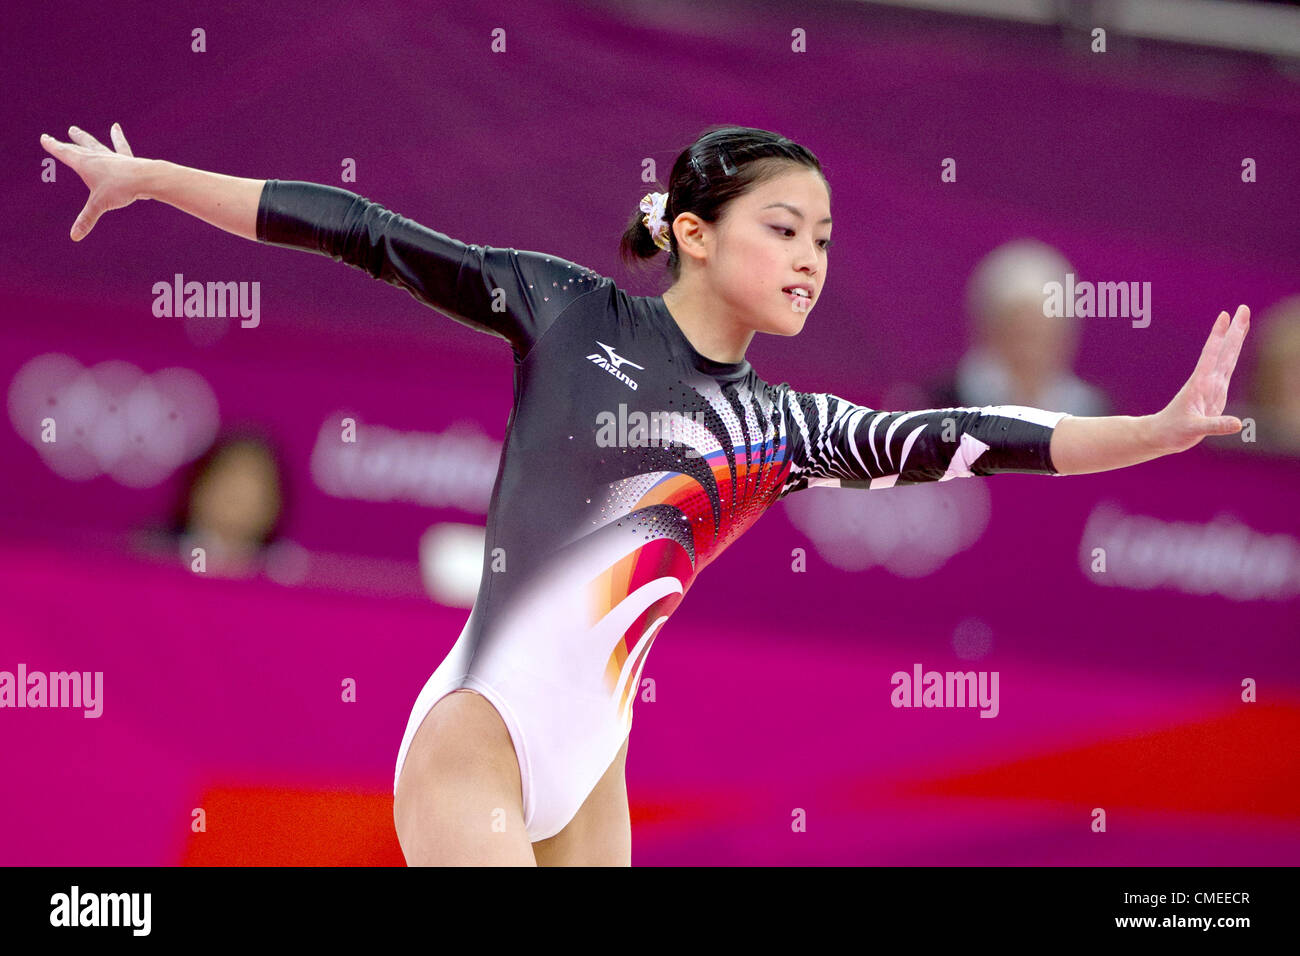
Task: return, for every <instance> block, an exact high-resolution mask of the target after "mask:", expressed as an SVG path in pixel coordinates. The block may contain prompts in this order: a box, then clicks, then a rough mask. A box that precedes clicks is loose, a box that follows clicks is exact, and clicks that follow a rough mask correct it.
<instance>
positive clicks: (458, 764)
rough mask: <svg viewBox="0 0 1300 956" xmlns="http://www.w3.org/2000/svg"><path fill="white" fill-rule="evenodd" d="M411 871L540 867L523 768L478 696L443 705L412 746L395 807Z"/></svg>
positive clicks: (460, 696) (463, 695)
mask: <svg viewBox="0 0 1300 956" xmlns="http://www.w3.org/2000/svg"><path fill="white" fill-rule="evenodd" d="M393 820H394V823H395V825H396V827H397V837H398V842H399V843H400V844H401V847H402V853H403V854H404V855H405V857H406V861H407V863H408V864H410V865H412V866H533V865H535V864H536V858H535V856H534V855H533V852H532V848H531V845H530V844H529V841H528V836H527V834H526V833H525V831H524V818H523V796H522V782H521V777H520V773H519V761H518V759H517V758H516V756H515V751H514V746H513V744H512V743H511V740H510V734H509V732H508V731H507V730H506V726H505V723H504V722H503V721H502V719H501V716H500V714H498V713H497V710H496V708H495V707H493V706H492V703H491V702H490V701H488V700H487V698H485V697H483V696H482V695H480V694H478V693H475V692H474V691H471V690H465V689H461V690H457V691H454V692H452V693H450V694H448V695H446V696H445V697H443V698H442V699H441V700H439V701H438V702H437V703H436V704H434V706H433V707H432V709H430V711H429V713H428V715H427V716H426V717H425V718H424V721H423V722H422V723H421V724H420V728H419V730H418V731H416V734H415V737H414V738H412V740H411V746H410V750H409V751H408V752H407V755H406V760H405V763H404V764H403V766H402V770H401V774H400V776H399V778H398V783H397V790H396V793H395V795H394V799H393Z"/></svg>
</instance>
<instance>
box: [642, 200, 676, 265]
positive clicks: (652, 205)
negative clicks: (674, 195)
mask: <svg viewBox="0 0 1300 956" xmlns="http://www.w3.org/2000/svg"><path fill="white" fill-rule="evenodd" d="M667 208H668V194H667V193H646V194H645V196H644V197H642V199H641V211H642V212H643V213H645V215H644V216H642V217H641V221H642V222H643V223H645V227H646V228H647V229H649V230H650V238H651V239H653V240H654V243H655V245H656V246H658V247H659V248H660V249H663V250H665V251H667V249H668V235H669V232H670V231H671V228H670V226H669V225H668V220H666V219H665V218H664V212H665V211H666V210H667Z"/></svg>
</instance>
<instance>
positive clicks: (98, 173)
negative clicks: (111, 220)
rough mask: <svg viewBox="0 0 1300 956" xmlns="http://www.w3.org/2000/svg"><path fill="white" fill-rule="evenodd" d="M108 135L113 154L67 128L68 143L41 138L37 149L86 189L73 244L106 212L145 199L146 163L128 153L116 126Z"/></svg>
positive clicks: (83, 236) (72, 128) (125, 143)
mask: <svg viewBox="0 0 1300 956" xmlns="http://www.w3.org/2000/svg"><path fill="white" fill-rule="evenodd" d="M110 134H111V136H112V138H113V146H114V147H116V150H117V151H116V152H114V151H113V150H111V149H109V148H108V147H107V146H105V145H104V144H103V143H101V142H100V141H99V140H97V139H95V137H93V136H91V135H90V134H89V133H87V132H86V131H85V130H82V129H77V127H75V126H70V127H68V136H69V137H70V138H71V139H72V142H71V143H61V142H59V141H58V140H57V139H55V138H54V137H53V136H50V135H48V134H45V133H42V134H41V145H42V146H44V147H45V149H46V151H47V152H48V153H49V154H50V155H51V156H53V157H54V158H55V159H59V160H62V161H63V162H64V163H67V164H68V165H69V166H71V167H72V171H73V172H75V173H76V174H77V175H78V176H80V177H81V181H82V182H83V183H85V184H86V186H88V187H89V188H90V198H89V199H87V200H86V205H85V207H84V208H83V209H82V210H81V215H79V216H78V217H77V221H76V222H74V223H73V224H72V232H71V235H72V241H73V242H79V241H81V240H82V239H84V238H85V237H86V236H87V235H88V234H89V232H90V230H91V229H93V228H95V223H97V222H98V221H99V217H100V216H102V215H103V214H104V213H106V212H108V211H109V210H110V209H121V208H122V207H124V206H129V205H131V203H133V202H135V201H136V200H137V199H141V198H146V199H147V198H149V197H147V196H145V195H144V192H143V189H144V176H145V171H146V170H147V169H148V164H149V162H150V161H149V160H147V159H143V158H139V157H137V156H136V155H135V154H134V153H132V152H131V147H130V146H129V145H127V142H126V136H124V135H123V134H122V127H121V126H120V125H118V124H117V123H114V124H113V128H112V129H111V130H110Z"/></svg>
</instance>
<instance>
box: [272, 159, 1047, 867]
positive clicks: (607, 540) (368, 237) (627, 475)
mask: <svg viewBox="0 0 1300 956" xmlns="http://www.w3.org/2000/svg"><path fill="white" fill-rule="evenodd" d="M257 238H258V239H259V240H260V241H262V242H266V243H270V244H273V245H280V246H287V247H294V248H300V249H305V250H309V251H313V252H317V253H321V254H323V255H327V256H330V257H331V258H333V259H335V260H337V261H340V262H345V263H348V264H349V265H352V266H355V267H357V268H360V269H363V270H365V271H366V272H367V273H368V274H369V275H371V276H372V277H374V278H377V279H382V280H384V281H385V282H389V283H391V284H393V285H395V286H399V287H401V288H404V289H406V290H407V291H408V292H410V294H411V295H413V296H414V297H415V298H416V299H418V300H420V301H421V302H423V303H425V304H427V305H429V306H432V307H433V308H435V309H437V310H438V311H440V312H442V313H445V314H446V315H448V316H450V317H452V318H454V319H456V320H457V321H459V322H462V323H463V324H465V325H468V326H470V327H473V328H476V329H480V330H482V331H486V332H491V333H493V334H495V335H498V336H500V337H501V338H503V339H505V340H506V341H507V342H509V343H510V345H511V348H512V350H513V352H514V359H515V378H514V385H515V387H514V405H513V408H512V410H511V413H510V417H509V421H508V424H507V428H506V437H505V442H504V445H503V447H502V452H501V462H500V465H499V468H498V471H497V476H496V482H495V484H494V486H493V489H492V499H491V505H490V507H489V510H488V521H487V538H486V547H485V552H484V557H483V570H482V578H481V582H480V586H479V591H478V596H477V598H476V600H475V602H474V607H473V610H472V611H471V612H470V615H469V619H468V620H467V622H466V624H465V628H464V630H463V631H462V632H461V635H460V637H459V639H458V640H457V642H456V644H455V645H454V646H453V647H452V649H451V651H450V652H449V653H448V654H447V656H446V658H445V659H444V660H443V661H442V663H441V664H440V665H439V666H438V668H437V670H436V671H435V672H434V673H433V676H432V677H430V678H429V681H428V682H427V683H426V685H425V687H424V689H423V690H422V691H421V693H420V695H419V698H418V699H417V700H416V702H415V706H414V707H413V709H412V711H411V715H410V719H409V721H408V724H407V728H406V733H405V735H404V737H403V740H402V743H401V747H400V749H399V752H398V757H397V766H396V769H395V771H394V778H393V785H394V790H396V785H397V778H398V776H399V775H400V773H401V769H402V763H403V761H404V760H405V757H406V753H407V750H408V749H409V747H410V744H411V740H412V738H413V737H414V736H415V732H416V730H417V729H418V728H419V726H420V724H421V722H422V721H423V720H424V717H425V716H426V715H427V714H428V712H429V710H430V709H431V708H432V707H433V705H434V704H435V703H437V701H438V700H439V699H441V698H442V697H443V696H445V695H446V694H448V693H450V692H451V691H453V690H456V689H458V688H469V689H471V690H475V691H477V692H478V693H480V694H482V695H483V696H484V697H486V698H487V699H488V700H489V701H491V702H492V704H493V705H494V706H495V707H496V709H497V711H498V712H499V713H500V714H501V717H502V719H503V720H504V722H505V724H506V727H507V729H508V730H509V732H510V736H511V739H512V741H513V744H514V748H515V753H516V756H517V757H518V759H519V767H520V772H521V776H522V779H523V803H524V806H523V810H524V824H525V828H526V830H527V832H528V836H529V839H530V840H532V841H534V842H535V841H538V840H543V839H546V838H548V837H550V836H553V835H555V834H556V833H558V832H559V831H560V830H561V829H563V827H564V826H565V825H566V824H567V823H568V822H569V820H571V819H572V818H573V816H574V814H576V813H577V811H578V809H579V808H580V807H581V806H582V803H583V801H584V800H585V799H586V797H587V795H588V794H589V793H590V792H591V790H592V788H593V787H594V786H595V785H596V783H597V782H598V781H599V779H600V778H601V776H603V774H604V773H605V771H606V770H607V769H608V767H609V765H610V763H611V761H612V760H613V759H614V757H615V756H616V755H617V754H618V751H619V749H620V748H621V746H622V743H623V740H624V739H625V738H626V736H627V734H628V732H629V730H630V729H631V723H632V704H633V700H634V698H635V696H636V692H637V689H638V687H639V683H640V675H641V671H642V669H643V667H644V666H645V660H646V653H647V652H648V651H649V649H650V645H651V644H652V643H653V641H654V639H655V637H656V636H657V634H658V633H659V630H660V628H661V627H662V626H663V624H664V622H665V621H666V620H668V617H669V615H671V614H672V612H673V610H674V609H675V608H676V607H677V605H678V604H679V603H680V602H681V600H682V598H683V596H684V595H685V594H686V591H687V590H689V588H690V586H691V584H692V583H693V581H694V579H695V576H696V575H697V574H699V572H700V571H701V570H702V569H703V568H704V567H705V566H706V565H707V564H709V563H710V562H711V561H713V560H714V559H715V558H717V557H718V555H719V554H721V553H722V551H723V550H724V549H725V548H726V547H727V546H728V545H729V544H730V543H731V542H732V541H734V540H735V539H736V538H737V537H739V536H740V534H741V533H743V532H744V531H745V530H746V529H747V528H748V527H749V526H750V525H752V524H753V523H754V522H755V521H756V520H757V519H758V517H759V516H760V515H761V514H762V513H763V512H764V511H766V510H767V509H768V508H769V507H770V506H771V505H772V503H773V502H775V501H777V500H778V499H780V498H782V497H784V496H785V495H788V494H790V493H792V492H795V491H799V490H800V489H803V488H807V487H810V486H814V485H831V486H838V487H843V488H888V487H890V486H892V485H907V484H915V483H919V482H928V481H946V480H948V479H950V478H959V477H970V476H973V475H993V474H999V473H1003V472H1021V473H1038V474H1056V472H1055V470H1054V468H1053V467H1052V462H1051V458H1050V455H1049V451H1048V448H1049V443H1050V441H1051V436H1052V431H1053V429H1054V428H1055V426H1056V424H1057V423H1058V422H1059V421H1060V420H1061V419H1062V418H1064V417H1065V413H1063V412H1047V411H1043V410H1041V409H1036V408H1028V407H1025V406H1019V405H997V406H986V407H983V408H946V409H929V410H925V411H913V412H886V411H876V410H874V409H870V408H864V407H862V406H860V405H857V404H854V403H853V402H850V401H847V400H845V399H843V398H840V397H838V396H836V395H831V394H826V393H809V392H798V391H795V390H794V389H792V388H791V387H790V386H789V385H788V384H787V383H784V382H783V383H781V384H780V385H771V384H769V383H767V382H766V381H764V380H763V379H761V378H759V377H758V375H757V374H756V373H755V371H754V369H753V368H752V367H751V366H750V364H749V362H748V361H744V360H742V361H740V362H734V363H726V362H716V361H713V360H711V359H709V358H707V357H705V356H703V355H701V354H700V353H699V352H698V351H696V350H695V349H694V348H693V347H692V346H691V344H690V342H689V341H688V340H687V339H686V337H685V335H684V334H683V333H682V332H681V330H680V329H679V328H678V326H677V324H676V322H675V321H674V320H673V318H672V316H671V314H670V313H669V312H668V309H667V307H666V306H665V305H664V302H663V298H662V297H661V296H652V297H643V296H633V295H629V294H627V293H626V292H624V291H622V290H621V289H619V288H617V287H616V286H615V284H614V283H613V281H612V280H610V279H608V278H606V277H604V276H601V275H599V274H597V273H595V272H593V271H591V270H590V269H587V268H584V267H582V266H580V265H577V264H575V263H573V262H569V261H566V260H564V259H561V258H559V257H556V256H551V255H546V254H543V253H538V252H527V251H519V250H515V249H509V248H493V247H490V246H483V245H471V244H466V243H463V242H459V241H457V240H455V239H452V238H449V237H448V236H446V235H443V234H442V233H439V232H435V231H434V230H432V229H429V228H427V227H425V226H422V225H420V224H418V223H416V222H413V221H411V220H410V219H407V218H405V217H403V216H400V215H398V214H396V213H394V212H391V211H390V210H388V209H385V208H384V207H383V206H380V205H378V204H376V203H372V202H370V201H369V200H367V199H365V198H363V197H361V196H358V195H357V194H355V193H352V192H349V191H347V190H343V189H339V188H337V187H333V186H322V185H317V184H313V183H305V182H298V181H284V180H275V179H272V180H268V181H267V183H266V186H265V187H264V189H263V191H262V196H261V202H260V204H259V208H258V215H257ZM638 413H640V415H638Z"/></svg>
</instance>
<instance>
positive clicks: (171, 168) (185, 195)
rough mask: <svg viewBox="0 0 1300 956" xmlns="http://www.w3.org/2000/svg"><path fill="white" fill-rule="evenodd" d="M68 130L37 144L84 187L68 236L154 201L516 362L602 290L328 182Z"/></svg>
mask: <svg viewBox="0 0 1300 956" xmlns="http://www.w3.org/2000/svg"><path fill="white" fill-rule="evenodd" d="M69 135H70V136H72V138H73V139H74V141H75V143H76V145H74V144H72V143H60V142H58V141H57V140H54V139H53V138H51V137H45V136H43V137H42V138H41V145H42V146H44V147H45V149H46V150H48V151H49V152H50V153H51V154H52V155H54V156H55V157H56V158H58V159H60V160H62V161H63V162H65V163H67V164H68V165H69V166H71V167H72V168H73V170H74V171H75V172H76V173H77V175H79V176H80V177H81V178H82V180H83V181H84V182H85V183H86V185H87V186H88V187H89V188H90V198H89V199H88V200H87V202H86V206H85V208H84V209H83V210H82V212H81V215H80V216H78V217H77V221H76V222H75V223H74V224H73V228H72V238H73V239H74V240H78V241H79V240H80V239H82V238H83V237H84V236H85V235H86V234H87V233H89V232H90V229H91V227H93V226H94V224H95V222H96V221H97V220H98V219H99V217H100V216H101V215H103V213H105V212H107V211H108V210H110V209H120V208H122V207H123V206H127V205H129V204H130V203H132V202H134V201H135V200H136V199H159V200H162V201H163V202H165V203H167V204H168V205H171V206H175V207H176V208H177V209H180V210H182V211H184V212H187V213H190V214H191V215H193V216H197V217H198V218H200V219H202V220H203V221H204V222H207V223H210V224H211V225H214V226H217V227H218V228H220V229H224V230H225V231H226V232H230V233H234V234H235V235H237V236H242V237H243V238H245V239H253V240H256V241H258V242H264V243H267V244H269V245H276V246H284V247H288V248H296V249H301V250H304V251H307V252H314V253H318V254H320V255H325V256H329V257H330V258H331V259H334V260H335V261H337V262H343V263H346V264H348V265H350V266H353V267H355V268H357V269H360V270H362V271H364V272H366V273H367V274H368V275H370V276H371V277H372V278H375V279H381V280H383V281H384V282H387V283H389V284H390V285H394V286H397V287H399V288H403V289H405V290H406V291H407V292H409V293H410V294H411V295H412V296H413V297H415V298H416V299H418V300H419V301H420V302H422V303H424V304H425V305H429V306H432V307H433V308H435V309H437V310H438V311H440V312H442V313H444V314H446V315H448V316H450V317H451V318H453V319H455V320H457V321H458V322H460V323H461V324H463V325H467V326H469V327H471V328H474V329H477V330H480V331H484V332H490V333H492V334H494V335H497V336H499V337H501V338H503V339H505V340H506V341H508V342H509V343H510V344H511V346H512V347H513V348H514V351H515V354H516V357H517V358H518V359H519V360H522V359H523V358H524V356H526V355H527V354H528V352H529V351H530V350H531V348H532V346H533V344H534V343H535V342H536V341H537V340H538V339H540V338H541V336H542V335H543V334H544V333H545V331H546V330H547V329H548V328H549V327H550V325H551V324H552V323H553V322H554V321H555V320H556V319H557V318H558V317H559V316H560V314H561V313H562V312H563V311H564V309H565V308H566V307H567V306H568V305H569V304H570V303H572V302H573V301H575V300H576V299H577V298H578V297H580V296H582V295H585V294H588V293H593V292H596V291H598V290H605V291H606V292H608V291H609V289H610V286H611V285H612V284H611V282H610V280H608V279H606V278H605V277H603V276H601V275H599V274H598V273H595V272H593V271H592V270H590V269H587V268H585V267H583V266H580V265H577V264H575V263H572V262H569V261H568V260H566V259H562V258H560V257H558V256H551V255H546V254H544V253H540V252H529V251H520V250H517V249H512V248H499V247H492V246H487V245H472V244H467V243H464V242H461V241H460V240H458V239H453V238H452V237H450V236H447V235H445V234H443V233H440V232H437V231H435V230H433V229H430V228H428V227H427V226H423V225H421V224H420V223H418V222H414V221H413V220H411V219H408V218H406V217H405V216H401V215H399V214H397V213H395V212H392V211H391V210H389V209H386V208H384V207H383V206H381V205H379V204H378V203H374V202H371V201H370V200H368V199H366V198H365V197H363V196H360V195H358V194H357V193H354V192H350V191H348V190H346V189H340V188H338V187H337V186H326V185H322V184H319V183H311V182H302V181H298V180H279V179H245V178H241V177H237V176H224V175H221V174H219V173H210V172H205V171H203V170H199V169H190V168H188V167H185V166H179V165H177V164H175V163H170V162H167V161H165V160H148V159H142V158H138V157H135V156H133V155H132V153H131V149H130V146H128V145H127V142H126V138H125V137H124V136H123V135H122V131H121V128H120V127H119V126H118V125H117V124H114V126H113V130H112V138H113V143H114V146H115V147H116V152H114V151H113V150H110V149H108V148H107V147H105V146H104V145H102V144H101V143H100V142H99V141H98V140H96V139H95V138H94V137H93V136H91V135H90V134H89V133H86V132H84V131H82V130H77V129H75V128H73V129H71V130H69Z"/></svg>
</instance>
